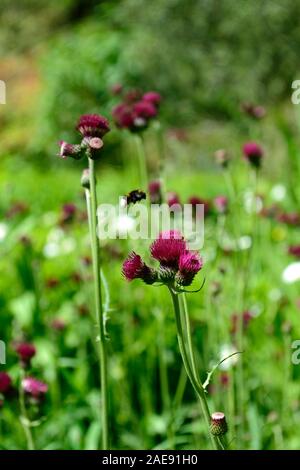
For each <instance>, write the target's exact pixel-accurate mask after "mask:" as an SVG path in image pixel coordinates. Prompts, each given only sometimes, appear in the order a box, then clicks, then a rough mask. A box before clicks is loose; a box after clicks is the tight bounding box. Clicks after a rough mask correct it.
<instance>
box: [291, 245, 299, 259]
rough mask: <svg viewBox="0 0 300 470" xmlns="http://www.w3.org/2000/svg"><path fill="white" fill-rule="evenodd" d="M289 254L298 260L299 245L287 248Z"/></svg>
mask: <svg viewBox="0 0 300 470" xmlns="http://www.w3.org/2000/svg"><path fill="white" fill-rule="evenodd" d="M289 254H290V255H293V256H295V257H296V258H300V245H291V246H290V247H289Z"/></svg>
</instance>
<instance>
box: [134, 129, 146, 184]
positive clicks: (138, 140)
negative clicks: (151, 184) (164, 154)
mask: <svg viewBox="0 0 300 470" xmlns="http://www.w3.org/2000/svg"><path fill="white" fill-rule="evenodd" d="M134 137H135V145H136V150H137V157H138V163H139V170H140V183H141V186H142V189H143V190H144V191H148V170H147V159H146V153H145V148H144V141H143V138H142V137H141V136H140V135H135V136H134Z"/></svg>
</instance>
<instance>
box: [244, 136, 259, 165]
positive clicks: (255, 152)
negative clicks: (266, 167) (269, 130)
mask: <svg viewBox="0 0 300 470" xmlns="http://www.w3.org/2000/svg"><path fill="white" fill-rule="evenodd" d="M243 153H244V157H245V158H246V160H248V162H249V163H250V164H251V165H253V166H254V167H256V168H259V167H260V165H261V159H262V157H263V154H264V152H263V149H262V147H261V146H260V145H259V144H257V143H256V142H246V143H245V144H244V146H243Z"/></svg>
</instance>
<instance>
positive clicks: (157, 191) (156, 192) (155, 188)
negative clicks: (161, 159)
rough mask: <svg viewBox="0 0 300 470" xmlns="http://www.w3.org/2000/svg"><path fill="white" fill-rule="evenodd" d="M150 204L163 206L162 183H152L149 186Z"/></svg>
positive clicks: (155, 181) (156, 181)
mask: <svg viewBox="0 0 300 470" xmlns="http://www.w3.org/2000/svg"><path fill="white" fill-rule="evenodd" d="M148 191H149V196H150V202H151V204H161V202H162V194H161V182H160V181H159V180H153V181H150V183H149V186H148Z"/></svg>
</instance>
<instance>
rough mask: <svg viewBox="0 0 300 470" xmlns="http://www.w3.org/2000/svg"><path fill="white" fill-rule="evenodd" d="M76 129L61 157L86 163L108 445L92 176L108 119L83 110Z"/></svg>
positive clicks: (84, 181) (105, 433) (105, 417)
mask: <svg viewBox="0 0 300 470" xmlns="http://www.w3.org/2000/svg"><path fill="white" fill-rule="evenodd" d="M76 129H77V130H78V132H79V133H80V135H81V137H82V140H81V143H80V144H76V145H73V144H68V143H66V142H61V143H60V154H59V155H60V157H62V158H67V157H71V158H75V159H76V160H79V159H81V158H82V157H84V156H86V157H87V159H88V163H89V167H88V169H85V170H84V171H83V174H82V178H81V185H82V187H83V188H84V190H85V196H86V204H87V214H88V223H89V231H90V239H91V251H92V261H93V274H94V294H95V312H96V317H97V323H98V329H99V364H100V381H101V398H102V403H101V426H102V447H103V449H104V450H106V449H108V446H109V444H108V388H107V353H106V338H105V318H104V313H103V304H102V281H101V274H100V272H101V265H100V246H99V240H98V238H97V205H98V203H97V188H96V176H95V160H98V159H99V157H100V154H101V149H102V147H103V145H104V144H103V140H102V139H103V137H104V135H105V134H107V132H109V130H110V127H109V122H108V121H107V119H106V118H105V117H103V116H101V115H99V114H84V115H83V116H81V117H80V119H79V121H78V123H77V126H76Z"/></svg>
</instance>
